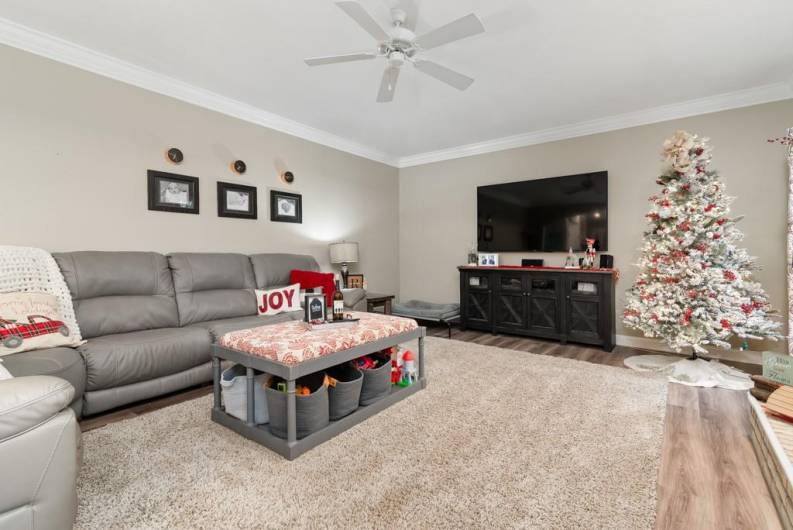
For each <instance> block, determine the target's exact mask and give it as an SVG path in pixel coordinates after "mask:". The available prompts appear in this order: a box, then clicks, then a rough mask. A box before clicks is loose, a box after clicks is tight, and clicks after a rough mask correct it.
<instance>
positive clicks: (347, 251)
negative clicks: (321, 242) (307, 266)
mask: <svg viewBox="0 0 793 530" xmlns="http://www.w3.org/2000/svg"><path fill="white" fill-rule="evenodd" d="M328 247H330V262H331V263H357V262H358V243H355V242H350V241H342V242H340V243H331V244H330V245H328Z"/></svg>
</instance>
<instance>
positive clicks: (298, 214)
mask: <svg viewBox="0 0 793 530" xmlns="http://www.w3.org/2000/svg"><path fill="white" fill-rule="evenodd" d="M270 221H275V222H278V223H302V222H303V197H302V195H300V194H298V193H289V192H286V191H278V190H270Z"/></svg>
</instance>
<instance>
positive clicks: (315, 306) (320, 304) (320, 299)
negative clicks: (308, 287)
mask: <svg viewBox="0 0 793 530" xmlns="http://www.w3.org/2000/svg"><path fill="white" fill-rule="evenodd" d="M305 300H306V301H305V304H304V306H303V308H304V310H305V321H306V322H315V321H317V320H325V295H324V294H307V295H306V298H305Z"/></svg>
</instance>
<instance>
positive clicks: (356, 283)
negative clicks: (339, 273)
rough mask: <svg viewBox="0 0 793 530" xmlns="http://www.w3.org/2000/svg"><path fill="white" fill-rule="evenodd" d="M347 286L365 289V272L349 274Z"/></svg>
mask: <svg viewBox="0 0 793 530" xmlns="http://www.w3.org/2000/svg"><path fill="white" fill-rule="evenodd" d="M347 288H348V289H363V274H348V275H347Z"/></svg>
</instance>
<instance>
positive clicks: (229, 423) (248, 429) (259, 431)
mask: <svg viewBox="0 0 793 530" xmlns="http://www.w3.org/2000/svg"><path fill="white" fill-rule="evenodd" d="M426 333H427V331H426V328H424V327H418V328H416V329H414V330H411V331H407V332H405V333H400V334H398V335H393V336H391V337H386V338H384V339H380V340H376V341H373V342H367V343H365V344H361V345H359V346H355V347H353V348H350V349H347V350H341V351H337V352H335V353H331V354H328V355H324V356H322V357H318V358H316V359H311V360H309V361H306V362H302V363H298V364H284V363H281V362H278V361H273V360H271V359H265V358H262V357H257V356H255V355H249V354H247V353H245V352H242V351H238V350H234V349H231V348H225V347H223V346H219V345H213V346H212V380H213V392H214V398H215V399H214V405H213V407H212V420H213V421H215V422H216V423H219V424H221V425H224V426H225V427H228V428H229V429H231V430H233V431H235V432H237V433H239V434H241V435H242V436H244V437H245V438H248V439H250V440H253V441H254V442H257V443H259V444H261V445H263V446H265V447H267V448H268V449H271V450H272V451H275V452H276V453H278V454H280V455H281V456H283V457H284V458H287V459H289V460H294V459H295V458H297V457H298V456H300V455H302V454H303V453H305V452H306V451H308V450H309V449H312V448H314V447H316V446H318V445H319V444H321V443H324V442H326V441H328V440H330V439H331V438H333V437H334V436H336V435H338V434H339V433H342V432H344V431H346V430H347V429H349V428H350V427H352V426H353V425H356V424H358V423H360V422H362V421H364V420H365V419H367V418H369V417H371V416H374V415H375V414H377V413H378V412H380V411H382V410H384V409H386V408H388V407H390V406H391V405H393V404H394V403H396V402H398V401H401V400H403V399H405V398H406V397H408V396H410V395H412V394H415V393H416V392H418V391H419V390H422V389H424V388H425V387H426V386H427V378H426V371H425V367H424V337H425V336H426ZM416 339H418V342H419V348H418V350H419V351H418V357H419V359H418V361H419V366H418V381H417V382H416V383H414V384H412V385H410V386H408V387H399V386H392V387H391V394H390V395H388V396H386V397H384V398H382V399H380V400H378V401H375V402H374V403H372V404H371V405H367V406H361V407H359V408H358V410H356V411H355V412H353V413H352V414H350V415H348V416H345V417H343V418H341V419H340V420H337V421H331V422H330V424H329V425H328V426H327V427H324V428H322V429H320V430H318V431H317V432H314V433H312V434H310V435H308V436H306V437H305V438H301V439H300V440H298V439H297V418H296V410H297V408H296V402H295V380H296V379H298V378H300V377H303V376H304V375H308V374H313V373H315V372H319V371H321V370H326V369H328V368H330V367H331V366H336V365H338V364H342V363H344V362H347V361H351V360H352V359H357V358H358V357H361V356H363V355H368V354H370V353H376V352H379V351H381V350H384V349H386V348H390V347H392V346H396V345H398V344H402V343H404V342H408V341H411V340H416ZM222 360H227V361H231V362H235V363H239V364H241V365H243V366H245V368H246V383H247V403H246V404H247V417H248V418H249V419H250V420H253V419H254V418H255V414H254V401H253V395H254V370H259V371H261V372H265V373H268V374H272V375H275V376H278V377H281V378H282V379H285V380H286V389H287V390H286V391H287V397H286V417H287V437H286V439H284V438H279V437H277V436H275V435H274V434H272V433H271V432H270V429H269V426H268V425H267V424H264V425H256V424H255V423H253V421H247V422H246V421H242V420H240V419H238V418H235V417H234V416H231V415H230V414H227V413H226V411H225V410H224V409H223V406H222V404H221V398H220V364H221V361H222Z"/></svg>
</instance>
